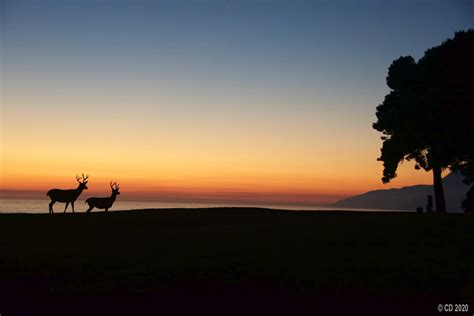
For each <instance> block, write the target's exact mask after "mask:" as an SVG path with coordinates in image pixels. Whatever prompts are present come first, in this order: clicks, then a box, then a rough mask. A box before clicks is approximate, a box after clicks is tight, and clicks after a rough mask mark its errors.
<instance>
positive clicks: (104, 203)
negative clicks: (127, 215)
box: [86, 181, 120, 213]
mask: <svg viewBox="0 0 474 316" xmlns="http://www.w3.org/2000/svg"><path fill="white" fill-rule="evenodd" d="M110 188H111V189H112V195H111V196H109V197H91V198H88V199H87V200H86V203H87V204H89V209H88V210H87V211H86V212H87V213H89V212H90V211H91V210H92V209H93V208H94V207H97V208H99V209H103V208H105V211H106V212H107V211H108V210H109V208H111V207H112V204H114V202H115V198H116V197H117V195H119V194H120V192H119V185H118V184H117V182H114V183H112V181H111V182H110Z"/></svg>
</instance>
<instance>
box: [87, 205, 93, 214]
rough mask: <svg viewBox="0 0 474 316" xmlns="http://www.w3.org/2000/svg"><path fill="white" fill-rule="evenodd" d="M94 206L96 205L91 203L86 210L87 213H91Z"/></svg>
mask: <svg viewBox="0 0 474 316" xmlns="http://www.w3.org/2000/svg"><path fill="white" fill-rule="evenodd" d="M93 208H94V207H93V206H92V205H89V209H88V210H87V211H86V213H90V212H91V210H92V209H93Z"/></svg>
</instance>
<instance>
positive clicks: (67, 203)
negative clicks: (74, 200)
mask: <svg viewBox="0 0 474 316" xmlns="http://www.w3.org/2000/svg"><path fill="white" fill-rule="evenodd" d="M68 205H69V202H66V207H65V208H64V213H66V209H67V206H68Z"/></svg>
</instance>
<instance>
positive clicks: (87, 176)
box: [76, 174, 89, 183]
mask: <svg viewBox="0 0 474 316" xmlns="http://www.w3.org/2000/svg"><path fill="white" fill-rule="evenodd" d="M88 178H89V175H88V174H86V176H84V174H82V177H79V176H78V175H77V174H76V180H77V182H79V183H84V182H86V180H87V179H88ZM81 179H82V182H81Z"/></svg>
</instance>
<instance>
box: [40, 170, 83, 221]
mask: <svg viewBox="0 0 474 316" xmlns="http://www.w3.org/2000/svg"><path fill="white" fill-rule="evenodd" d="M88 178H89V175H86V176H84V174H82V177H79V176H78V175H76V180H77V182H79V186H78V187H77V188H76V189H71V190H61V189H52V190H49V191H48V193H46V195H47V196H49V198H50V199H51V202H50V203H49V213H54V211H53V205H54V203H56V202H61V203H66V207H65V208H64V213H66V209H67V206H68V205H69V203H71V205H72V212H73V213H74V201H76V200H77V198H78V197H79V195H81V193H82V190H87V186H86V184H87V179H88ZM81 180H82V181H81Z"/></svg>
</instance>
